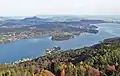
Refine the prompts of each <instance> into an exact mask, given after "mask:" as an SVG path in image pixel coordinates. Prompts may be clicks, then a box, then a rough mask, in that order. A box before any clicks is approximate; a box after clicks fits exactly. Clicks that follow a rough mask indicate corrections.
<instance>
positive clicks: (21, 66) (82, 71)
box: [0, 37, 120, 76]
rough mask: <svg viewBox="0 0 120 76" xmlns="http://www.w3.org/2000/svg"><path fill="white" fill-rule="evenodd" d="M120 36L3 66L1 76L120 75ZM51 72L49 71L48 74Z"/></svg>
mask: <svg viewBox="0 0 120 76" xmlns="http://www.w3.org/2000/svg"><path fill="white" fill-rule="evenodd" d="M119 42H120V38H119V37H116V38H110V39H105V40H104V41H103V42H100V43H99V44H96V45H93V46H90V47H84V48H80V49H71V50H66V51H62V50H61V51H60V52H57V53H52V54H48V55H45V56H41V57H38V58H35V59H32V60H30V61H25V62H20V63H17V64H15V63H13V64H12V63H10V64H1V65H0V74H1V76H39V75H40V76H46V75H48V74H51V75H48V76H54V75H56V76H119V75H120V56H119V55H120V43H119ZM47 73H48V74H47Z"/></svg>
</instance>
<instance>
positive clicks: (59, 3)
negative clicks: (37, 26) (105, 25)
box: [0, 0, 120, 16]
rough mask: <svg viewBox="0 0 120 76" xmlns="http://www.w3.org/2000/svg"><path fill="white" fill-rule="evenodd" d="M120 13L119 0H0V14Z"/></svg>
mask: <svg viewBox="0 0 120 76" xmlns="http://www.w3.org/2000/svg"><path fill="white" fill-rule="evenodd" d="M108 14H110V15H111V14H113V15H116V14H120V0H0V16H34V15H108Z"/></svg>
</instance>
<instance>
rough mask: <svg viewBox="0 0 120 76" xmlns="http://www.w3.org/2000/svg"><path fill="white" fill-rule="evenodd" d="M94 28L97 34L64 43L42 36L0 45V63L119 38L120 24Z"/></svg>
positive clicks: (84, 35)
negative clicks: (56, 47) (57, 48)
mask: <svg viewBox="0 0 120 76" xmlns="http://www.w3.org/2000/svg"><path fill="white" fill-rule="evenodd" d="M96 26H98V27H99V28H98V29H99V33H97V34H81V35H80V36H76V37H75V38H73V39H70V40H65V41H52V40H50V37H49V36H44V37H39V38H32V39H24V40H19V41H15V42H12V43H8V44H0V63H4V62H11V61H16V60H19V59H21V58H28V57H29V58H31V57H37V56H40V55H43V53H44V50H45V49H47V48H51V47H53V46H55V45H57V46H60V47H61V48H62V49H71V48H80V47H84V46H90V45H93V44H96V43H98V42H99V41H101V40H103V39H106V38H110V37H118V36H120V24H113V23H104V24H97V25H96Z"/></svg>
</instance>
